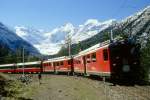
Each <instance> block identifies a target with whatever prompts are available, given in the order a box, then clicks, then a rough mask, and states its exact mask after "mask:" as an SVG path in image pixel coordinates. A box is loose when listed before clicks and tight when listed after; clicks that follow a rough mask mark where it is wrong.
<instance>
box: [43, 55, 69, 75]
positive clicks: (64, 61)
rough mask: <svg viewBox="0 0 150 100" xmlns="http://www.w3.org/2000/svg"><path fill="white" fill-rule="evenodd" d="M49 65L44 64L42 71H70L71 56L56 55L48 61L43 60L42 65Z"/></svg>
mask: <svg viewBox="0 0 150 100" xmlns="http://www.w3.org/2000/svg"><path fill="white" fill-rule="evenodd" d="M48 63H49V66H44V69H46V70H44V71H54V72H56V73H57V72H70V71H71V58H69V57H66V56H64V57H58V58H53V59H49V60H48V61H44V62H43V64H44V65H48Z"/></svg>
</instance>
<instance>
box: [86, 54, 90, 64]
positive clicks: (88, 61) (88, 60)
mask: <svg viewBox="0 0 150 100" xmlns="http://www.w3.org/2000/svg"><path fill="white" fill-rule="evenodd" d="M86 62H87V63H90V55H87V56H86Z"/></svg>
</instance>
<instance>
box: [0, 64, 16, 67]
mask: <svg viewBox="0 0 150 100" xmlns="http://www.w3.org/2000/svg"><path fill="white" fill-rule="evenodd" d="M14 65H15V64H2V65H0V67H9V66H14Z"/></svg>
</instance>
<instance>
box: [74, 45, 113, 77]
mask: <svg viewBox="0 0 150 100" xmlns="http://www.w3.org/2000/svg"><path fill="white" fill-rule="evenodd" d="M100 45H101V44H97V45H95V46H93V47H91V48H89V49H86V50H84V51H81V52H80V53H79V54H78V55H77V56H75V57H74V72H75V73H84V74H93V75H101V76H110V73H111V70H110V60H109V48H108V46H109V45H105V46H100Z"/></svg>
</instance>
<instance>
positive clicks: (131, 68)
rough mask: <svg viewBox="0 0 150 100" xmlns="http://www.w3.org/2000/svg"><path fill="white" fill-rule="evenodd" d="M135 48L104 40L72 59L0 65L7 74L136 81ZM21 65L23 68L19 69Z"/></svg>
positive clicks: (134, 45) (125, 43)
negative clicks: (94, 77)
mask: <svg viewBox="0 0 150 100" xmlns="http://www.w3.org/2000/svg"><path fill="white" fill-rule="evenodd" d="M139 47H140V46H139V45H137V44H135V43H133V42H132V41H129V40H119V41H114V42H112V43H111V42H110V41H106V42H103V43H100V44H97V45H95V46H93V47H91V48H88V49H86V50H84V51H81V52H79V53H78V54H77V55H74V56H72V57H66V56H64V57H59V58H53V59H48V60H45V61H42V62H41V61H36V62H25V63H17V64H5V65H0V72H7V73H20V72H23V71H24V72H25V73H37V72H54V73H59V72H63V73H75V74H76V73H79V74H85V75H98V76H101V77H108V78H111V79H112V80H120V79H121V80H125V81H129V80H130V81H133V79H134V80H138V75H139V71H140V61H139ZM23 66H24V68H23Z"/></svg>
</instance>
